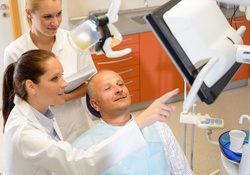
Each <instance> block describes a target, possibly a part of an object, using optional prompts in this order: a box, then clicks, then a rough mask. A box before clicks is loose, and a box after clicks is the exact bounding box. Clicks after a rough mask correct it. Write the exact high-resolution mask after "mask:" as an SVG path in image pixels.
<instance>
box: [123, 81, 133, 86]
mask: <svg viewBox="0 0 250 175" xmlns="http://www.w3.org/2000/svg"><path fill="white" fill-rule="evenodd" d="M133 82H134V81H133V80H131V81H128V82H125V83H124V84H125V85H128V84H131V83H133Z"/></svg>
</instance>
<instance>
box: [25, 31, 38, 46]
mask: <svg viewBox="0 0 250 175" xmlns="http://www.w3.org/2000/svg"><path fill="white" fill-rule="evenodd" d="M27 40H28V41H27V45H28V46H27V48H29V50H32V49H38V47H37V46H36V45H35V44H34V42H33V40H32V39H31V37H30V31H29V32H28V37H27Z"/></svg>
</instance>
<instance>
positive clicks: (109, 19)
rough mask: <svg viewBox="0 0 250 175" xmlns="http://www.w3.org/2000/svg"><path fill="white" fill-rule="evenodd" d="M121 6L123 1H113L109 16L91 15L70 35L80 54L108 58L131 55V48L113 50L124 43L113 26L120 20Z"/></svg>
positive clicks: (70, 39) (71, 41)
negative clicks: (102, 55)
mask: <svg viewBox="0 0 250 175" xmlns="http://www.w3.org/2000/svg"><path fill="white" fill-rule="evenodd" d="M120 5H121V0H112V3H111V5H110V8H109V10H108V12H107V14H105V15H99V14H92V15H89V17H88V19H87V20H86V21H83V22H81V23H80V24H78V25H77V26H76V27H75V28H74V29H73V30H72V31H70V32H69V35H68V39H69V41H70V43H71V45H72V47H73V48H75V49H76V50H77V51H78V52H80V53H82V52H89V53H91V54H97V55H100V54H105V55H106V56H107V57H108V58H116V57H121V56H124V55H126V54H128V53H130V52H131V49H130V48H126V49H123V50H119V51H113V50H112V48H113V47H114V46H116V45H118V44H119V43H120V42H121V41H122V35H121V34H120V33H119V31H118V30H117V28H116V27H115V26H114V25H113V23H115V22H116V21H117V20H118V11H119V8H120Z"/></svg>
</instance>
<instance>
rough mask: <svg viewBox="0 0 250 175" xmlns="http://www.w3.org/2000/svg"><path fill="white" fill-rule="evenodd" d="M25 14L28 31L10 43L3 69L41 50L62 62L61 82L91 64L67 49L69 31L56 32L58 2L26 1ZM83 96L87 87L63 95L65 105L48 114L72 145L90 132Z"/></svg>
mask: <svg viewBox="0 0 250 175" xmlns="http://www.w3.org/2000/svg"><path fill="white" fill-rule="evenodd" d="M25 14H26V18H27V22H28V24H29V26H30V31H29V32H27V33H25V34H23V35H22V36H21V37H19V38H18V39H16V40H15V41H13V42H12V43H11V44H10V45H9V46H7V47H6V49H5V52H4V68H6V67H7V66H8V65H9V64H11V63H13V62H16V61H17V59H18V58H19V57H20V56H21V55H22V54H23V53H24V52H26V51H28V50H32V49H43V50H47V51H52V52H53V53H54V54H55V55H56V57H57V58H58V59H59V61H60V62H61V64H62V66H63V69H64V78H65V77H68V76H70V75H72V74H74V73H76V72H77V71H79V70H81V69H83V68H84V67H86V66H88V65H90V64H92V65H93V67H94V69H95V70H94V71H96V68H95V65H94V62H93V60H92V57H91V55H90V54H89V53H82V54H80V53H77V52H76V51H75V50H74V49H73V48H72V47H71V45H70V43H69V41H68V38H67V35H68V31H66V30H63V29H59V27H60V24H61V21H62V1H61V0H26V1H25ZM85 94H86V83H83V84H82V85H81V86H80V87H79V88H77V89H76V90H74V91H72V92H70V93H67V94H65V96H64V97H65V100H66V103H65V104H63V105H61V106H53V107H51V110H52V111H53V113H54V116H55V118H56V119H57V122H58V125H59V128H60V130H61V132H62V136H63V138H64V140H66V141H68V142H72V141H74V140H75V139H76V138H77V137H78V136H79V135H81V134H82V133H84V132H85V131H86V130H88V129H89V128H90V123H89V122H90V121H89V120H88V117H89V116H88V114H87V113H86V112H85V110H84V107H83V105H82V101H81V97H84V96H85Z"/></svg>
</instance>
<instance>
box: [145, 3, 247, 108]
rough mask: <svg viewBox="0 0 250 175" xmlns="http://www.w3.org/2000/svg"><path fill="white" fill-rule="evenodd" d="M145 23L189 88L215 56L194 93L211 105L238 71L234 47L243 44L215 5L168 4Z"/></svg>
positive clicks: (156, 10)
mask: <svg viewBox="0 0 250 175" xmlns="http://www.w3.org/2000/svg"><path fill="white" fill-rule="evenodd" d="M145 20H146V21H147V23H148V24H149V26H150V27H151V29H152V31H153V33H154V34H155V36H156V37H157V38H158V40H159V41H160V43H161V45H162V46H163V48H164V49H165V51H166V52H167V54H168V55H169V57H170V59H171V60H172V62H173V63H174V64H175V66H176V67H177V69H178V70H179V72H180V73H181V74H182V77H183V78H185V80H186V81H187V83H188V84H189V85H190V86H192V85H193V83H194V81H195V79H196V77H197V76H198V74H199V73H200V72H201V70H202V68H203V67H204V66H205V65H206V64H207V62H208V61H209V60H210V59H211V58H212V57H216V56H218V58H219V61H217V63H216V64H215V66H214V68H212V69H211V70H210V72H208V75H207V76H206V78H205V80H204V82H203V83H202V84H201V86H200V88H199V90H198V93H197V95H198V97H199V99H200V100H201V101H202V102H204V103H206V104H212V103H213V102H214V101H215V100H216V98H217V97H218V96H219V95H220V93H221V92H222V91H223V89H224V88H225V86H226V85H227V84H228V83H229V81H230V80H231V79H232V78H233V76H234V75H235V73H236V72H237V70H238V69H239V68H240V66H241V63H236V62H235V47H234V45H235V44H242V43H243V41H242V38H241V36H240V34H239V33H237V31H235V29H233V28H232V27H231V26H230V25H229V23H228V22H227V20H226V18H225V16H224V15H223V13H222V12H221V11H220V8H219V7H218V6H217V4H216V1H214V2H213V1H211V0H207V1H206V0H170V1H168V2H167V3H165V4H164V5H162V6H160V7H158V8H156V9H155V10H153V11H152V12H151V13H150V14H147V15H146V16H145Z"/></svg>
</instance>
